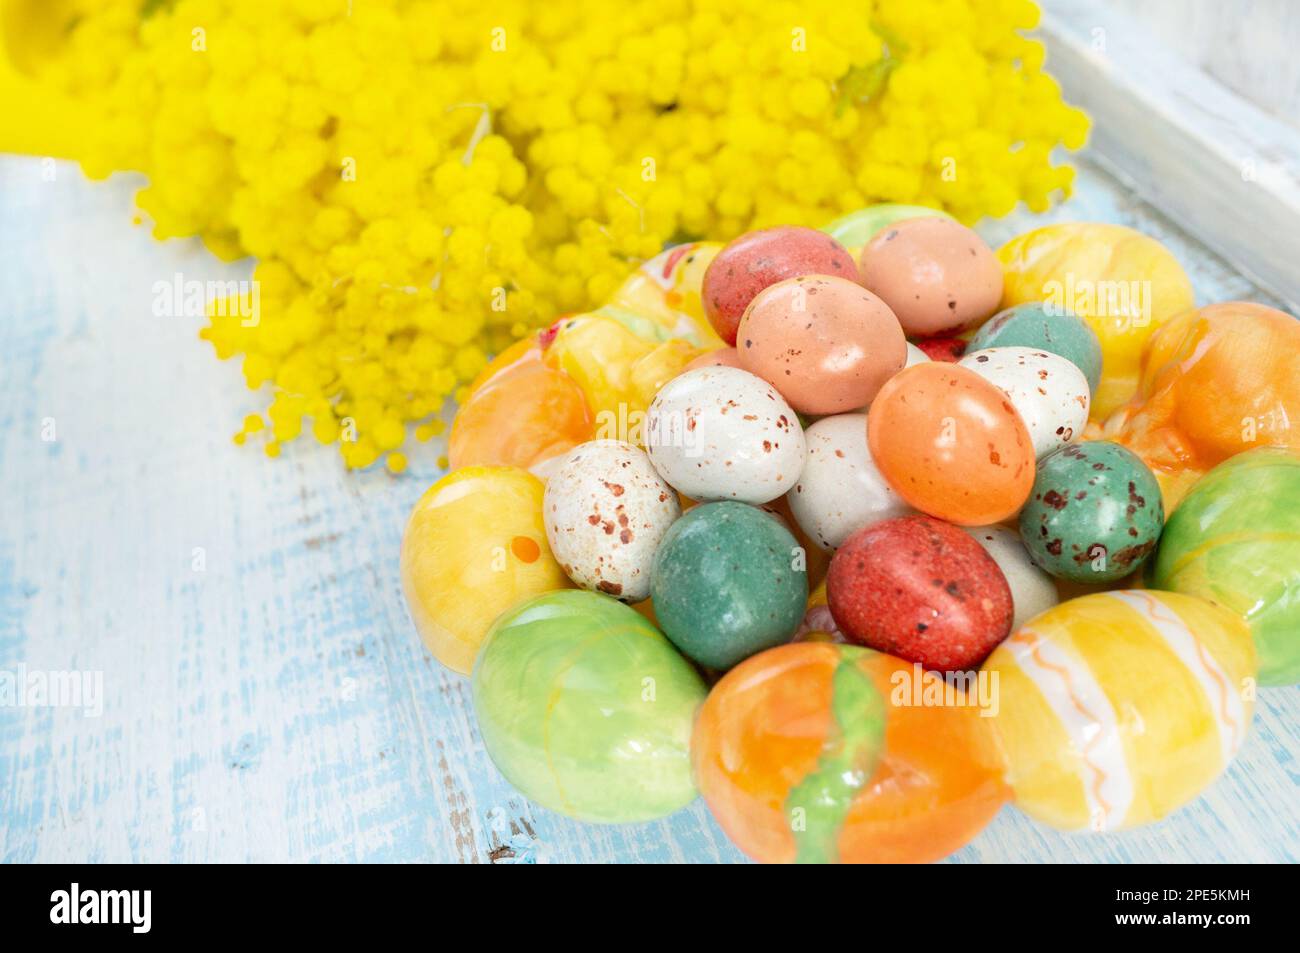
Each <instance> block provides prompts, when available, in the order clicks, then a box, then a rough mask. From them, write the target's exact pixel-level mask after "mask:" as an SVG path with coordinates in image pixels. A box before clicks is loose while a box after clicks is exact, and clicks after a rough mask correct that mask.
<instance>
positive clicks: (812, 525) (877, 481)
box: [786, 414, 912, 549]
mask: <svg viewBox="0 0 1300 953" xmlns="http://www.w3.org/2000/svg"><path fill="white" fill-rule="evenodd" d="M804 441H805V443H806V444H807V445H808V455H807V457H806V458H805V460H804V465H803V473H801V474H800V475H799V482H798V483H796V484H795V485H794V489H793V490H791V491H790V492H789V493H787V494H786V499H787V500H788V501H789V503H790V512H791V513H792V514H794V518H795V520H796V521H797V522H798V523H799V526H800V527H801V528H802V529H803V531H804V532H805V533H807V534H808V536H809V537H810V538H811V539H812V540H813V541H814V542H815V543H817V545H819V546H821V547H822V548H824V549H835V548H836V547H837V546H839V545H840V544H841V543H843V542H844V540H845V539H847V538H848V537H849V535H850V534H851V533H853V532H855V531H856V530H859V529H861V528H862V527H864V526H870V525H872V524H873V523H878V522H880V521H881V520H885V519H889V518H890V517H893V516H902V515H903V514H904V513H909V512H911V510H912V508H911V507H910V506H908V505H907V503H906V502H905V501H904V500H903V498H902V497H901V496H899V495H898V493H897V492H895V490H894V488H893V487H891V486H890V485H889V483H888V482H887V481H886V480H885V478H884V477H883V476H881V475H880V471H879V470H877V469H876V464H875V462H874V461H873V460H872V459H871V450H870V449H869V448H868V447H867V420H866V417H865V416H864V415H862V414H839V415H837V416H835V417H824V418H822V419H821V420H819V421H817V422H816V423H815V424H813V425H812V426H811V427H809V428H808V429H807V430H806V431H805V432H804Z"/></svg>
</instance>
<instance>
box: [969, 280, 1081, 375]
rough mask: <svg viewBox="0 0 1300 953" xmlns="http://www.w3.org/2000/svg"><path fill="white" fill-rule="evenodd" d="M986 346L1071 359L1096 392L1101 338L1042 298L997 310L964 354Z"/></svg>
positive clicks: (971, 341)
mask: <svg viewBox="0 0 1300 953" xmlns="http://www.w3.org/2000/svg"><path fill="white" fill-rule="evenodd" d="M989 347H1032V348H1035V349H1036V350H1040V351H1047V352H1049V353H1051V354H1059V355H1060V356H1061V357H1063V358H1065V359H1066V360H1067V361H1072V362H1073V363H1074V364H1075V365H1076V366H1077V367H1078V368H1079V370H1081V371H1083V376H1084V377H1086V378H1087V379H1088V390H1089V392H1090V393H1096V391H1097V384H1098V383H1099V382H1100V381H1101V341H1100V339H1098V337H1097V332H1096V331H1094V330H1093V329H1092V328H1090V327H1088V324H1087V322H1086V321H1084V320H1083V319H1082V318H1079V317H1076V316H1075V315H1073V314H1071V313H1069V312H1068V311H1060V310H1056V311H1054V310H1052V309H1050V308H1048V307H1047V306H1046V305H1045V304H1044V303H1043V302H1041V301H1029V302H1026V303H1025V304H1018V305H1016V306H1015V307H1013V308H1007V309H1006V310H1005V311H999V312H998V313H997V314H995V315H993V317H991V318H989V319H988V321H986V322H985V323H984V325H983V326H982V327H981V328H980V329H979V330H978V331H977V332H975V336H974V337H973V338H971V340H970V344H968V345H967V346H966V353H967V354H973V353H974V352H975V351H980V350H983V349H984V348H989Z"/></svg>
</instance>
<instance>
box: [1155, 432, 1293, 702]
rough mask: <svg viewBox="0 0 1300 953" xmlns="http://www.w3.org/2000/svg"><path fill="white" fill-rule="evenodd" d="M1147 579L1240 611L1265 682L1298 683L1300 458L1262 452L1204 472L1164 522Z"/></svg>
mask: <svg viewBox="0 0 1300 953" xmlns="http://www.w3.org/2000/svg"><path fill="white" fill-rule="evenodd" d="M1150 575H1151V583H1152V585H1153V586H1155V587H1156V588H1158V589H1169V590H1172V591H1173V592H1184V593H1187V594H1189V595H1195V596H1200V597H1202V598H1204V599H1208V600H1210V601H1212V602H1217V603H1219V604H1220V605H1222V606H1224V607H1226V608H1228V609H1231V610H1232V611H1234V612H1237V613H1240V614H1241V615H1242V616H1243V617H1244V618H1245V620H1246V622H1247V623H1248V624H1249V625H1250V631H1251V634H1252V635H1253V636H1254V638H1255V651H1256V653H1257V654H1258V656H1259V680H1260V682H1261V683H1262V684H1264V685H1293V684H1295V683H1297V682H1300V459H1298V458H1296V457H1295V456H1294V455H1292V454H1291V453H1289V452H1287V451H1286V450H1281V449H1274V448H1268V447H1265V448H1261V449H1258V450H1250V451H1248V452H1246V453H1242V454H1238V455H1237V456H1235V457H1232V458H1230V459H1228V460H1226V461H1224V462H1223V463H1221V464H1219V465H1218V466H1217V467H1215V468H1214V469H1213V470H1211V471H1210V472H1209V473H1207V474H1206V475H1205V476H1204V477H1202V478H1201V479H1200V480H1199V481H1198V482H1197V484H1196V485H1195V486H1194V487H1193V488H1192V491H1191V493H1189V494H1188V495H1187V496H1186V497H1185V498H1184V499H1183V501H1182V503H1180V504H1179V505H1178V508H1177V509H1176V510H1174V512H1173V514H1172V515H1171V516H1170V517H1169V522H1168V523H1166V524H1165V532H1164V536H1162V537H1161V539H1160V548H1159V550H1158V551H1157V553H1156V558H1155V562H1154V565H1153V566H1152V567H1151V574H1150Z"/></svg>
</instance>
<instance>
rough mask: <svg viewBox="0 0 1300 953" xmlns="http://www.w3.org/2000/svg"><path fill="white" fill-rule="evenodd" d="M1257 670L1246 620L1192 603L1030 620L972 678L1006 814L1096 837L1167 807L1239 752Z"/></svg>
mask: <svg viewBox="0 0 1300 953" xmlns="http://www.w3.org/2000/svg"><path fill="white" fill-rule="evenodd" d="M1255 666H1256V661H1255V649H1254V644H1253V643H1252V641H1251V637H1250V631H1249V630H1248V629H1247V628H1246V625H1245V623H1244V622H1242V621H1241V619H1240V618H1238V617H1237V616H1236V615H1235V614H1233V613H1230V612H1228V611H1227V610H1225V609H1222V608H1220V607H1219V606H1217V605H1214V604H1212V603H1209V602H1206V601H1204V600H1201V599H1198V598H1195V597H1193V596H1185V595H1179V594H1176V593H1172V592H1156V591H1154V590H1140V589H1129V590H1116V591H1113V592H1101V593H1094V594H1092V595H1086V596H1080V597H1079V598H1077V599H1071V600H1070V601H1069V602H1063V603H1061V604H1060V605H1058V606H1055V607H1053V608H1051V609H1048V610H1047V611H1046V612H1043V613H1041V614H1040V615H1038V616H1035V617H1034V618H1033V619H1031V620H1029V622H1027V623H1026V624H1024V625H1023V626H1021V627H1020V629H1019V630H1017V631H1016V632H1015V633H1014V634H1013V635H1012V636H1011V637H1010V638H1008V639H1007V640H1006V641H1005V642H1003V643H1002V644H1001V645H1000V646H999V647H998V648H997V649H995V650H994V652H993V654H992V655H990V656H989V657H988V660H987V661H986V662H985V663H984V666H983V671H982V673H981V674H982V675H985V674H986V676H987V677H988V678H989V680H990V684H991V686H992V690H993V692H994V697H995V698H996V699H997V701H998V710H997V713H996V715H995V716H994V717H993V723H994V726H995V727H996V729H997V732H998V735H999V737H1000V738H1001V739H1002V745H1003V748H1004V750H1005V752H1006V757H1007V781H1008V783H1009V784H1010V785H1011V787H1012V788H1013V789H1014V791H1015V803H1016V805H1017V806H1018V807H1019V808H1020V809H1021V810H1023V811H1024V812H1025V813H1027V814H1029V815H1030V816H1031V817H1033V818H1034V819H1035V820H1038V821H1041V822H1043V823H1044V824H1050V825H1051V826H1052V827H1057V828H1061V829H1064V830H1079V831H1084V830H1091V831H1095V832H1103V831H1115V830H1121V829H1123V828H1127V827H1134V826H1137V825H1139V824H1146V823H1150V822H1151V821H1155V820H1158V819H1160V818H1162V817H1164V816H1165V815H1166V814H1168V813H1170V812H1171V811H1174V810H1177V809H1178V808H1179V807H1181V806H1182V805H1184V804H1186V803H1187V802H1188V801H1190V800H1191V799H1192V798H1194V797H1196V796H1197V795H1198V794H1200V792H1201V791H1202V790H1203V789H1204V788H1205V787H1206V786H1207V785H1209V784H1210V783H1211V782H1212V781H1213V780H1214V779H1215V778H1216V777H1218V776H1219V774H1220V773H1221V772H1222V771H1223V769H1224V768H1225V767H1227V765H1228V762H1229V761H1231V760H1232V757H1233V756H1234V755H1235V754H1236V753H1237V751H1238V749H1239V748H1240V747H1241V744H1242V742H1243V740H1244V739H1245V737H1246V732H1247V729H1248V728H1249V726H1250V719H1251V715H1252V714H1253V712H1254V697H1255V672H1256V668H1255Z"/></svg>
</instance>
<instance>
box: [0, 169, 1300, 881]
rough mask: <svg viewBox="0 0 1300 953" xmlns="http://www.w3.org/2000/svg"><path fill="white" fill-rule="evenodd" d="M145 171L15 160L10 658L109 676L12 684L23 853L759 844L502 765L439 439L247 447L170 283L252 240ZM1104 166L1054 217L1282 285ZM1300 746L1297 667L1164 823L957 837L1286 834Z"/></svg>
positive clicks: (0, 844) (6, 546)
mask: <svg viewBox="0 0 1300 953" xmlns="http://www.w3.org/2000/svg"><path fill="white" fill-rule="evenodd" d="M51 172H53V173H54V177H53V179H52V180H51V179H50V177H49V174H50V173H51ZM138 185H139V182H138V180H134V179H131V178H128V177H120V178H117V179H114V180H113V181H111V182H110V183H107V184H103V183H88V182H86V181H85V180H84V179H82V178H81V176H80V174H79V173H78V172H77V171H76V169H75V168H73V167H71V166H65V165H59V166H57V167H53V166H50V165H43V164H42V163H40V162H38V161H36V160H22V159H12V158H0V380H3V383H4V395H5V401H4V403H3V405H0V474H2V475H3V479H2V480H0V486H2V488H3V492H2V493H0V672H5V671H8V672H17V671H19V670H20V667H25V670H26V671H27V672H29V673H32V672H36V673H60V672H90V673H99V674H98V675H93V674H92V676H91V680H90V681H89V682H87V683H86V684H87V685H92V684H93V680H94V678H99V679H101V680H102V696H101V697H100V698H99V699H98V705H96V706H92V708H91V710H87V707H88V706H87V705H86V704H84V702H85V701H86V699H84V698H83V699H82V701H83V704H82V705H81V706H80V707H77V706H71V705H65V706H61V707H52V706H48V705H47V706H40V707H35V706H10V707H0V858H2V859H3V860H6V861H244V860H258V861H464V862H488V861H516V862H517V861H521V860H522V861H529V860H533V861H548V860H549V861H736V860H742V859H743V858H742V857H741V855H740V854H739V853H738V852H737V851H736V850H735V849H734V848H733V847H731V846H730V845H729V844H728V842H727V841H726V839H725V837H724V836H723V835H722V833H721V831H720V830H719V829H718V827H717V825H716V824H715V823H714V822H713V821H712V819H711V818H710V816H709V814H708V811H707V810H706V809H705V808H704V805H703V804H702V803H701V802H698V801H697V802H696V803H695V804H694V805H692V806H691V807H690V808H688V809H686V810H683V811H681V812H679V813H678V814H676V815H674V816H673V817H671V818H668V819H666V820H663V821H660V822H658V823H653V824H643V825H637V826H628V827H596V826H590V825H583V824H578V823H575V822H572V821H569V820H566V819H565V818H562V817H559V816H557V815H555V814H552V813H550V812H548V811H546V810H543V809H541V808H539V807H536V806H534V805H532V804H529V803H528V802H527V801H526V800H525V799H524V798H522V797H521V796H519V795H518V794H516V793H515V792H514V791H513V790H512V789H511V788H510V786H509V785H508V784H506V782H505V781H504V780H503V779H502V778H501V777H500V776H499V775H498V774H497V773H496V771H495V770H494V769H493V767H492V765H491V763H490V762H489V760H488V758H487V755H486V754H485V752H484V750H483V746H482V744H481V742H480V740H479V738H478V735H477V732H476V729H475V727H474V719H473V714H472V712H471V709H470V699H469V691H468V686H467V683H466V682H465V681H464V680H463V679H461V678H459V677H457V676H454V675H451V674H449V673H448V672H446V671H444V670H442V669H441V668H440V666H439V665H438V664H437V663H436V662H434V661H433V660H432V658H431V657H430V656H429V654H428V653H427V652H425V650H424V649H423V647H422V646H421V644H420V642H419V639H418V638H417V637H416V635H415V633H414V631H413V629H412V627H411V625H410V622H409V621H408V619H407V616H406V610H405V608H404V606H403V604H402V598H401V593H400V589H399V585H398V571H397V554H398V543H399V540H400V537H401V532H402V527H403V524H404V521H405V517H406V513H407V511H408V509H409V507H410V506H411V504H412V503H413V502H414V501H415V499H416V498H417V497H418V496H419V495H420V493H421V492H422V491H423V490H424V488H425V487H426V486H428V484H429V483H431V482H432V481H433V480H434V479H436V478H437V476H438V475H439V472H438V469H437V465H436V463H435V460H436V458H437V456H438V455H439V453H441V452H442V450H441V448H439V447H438V446H436V444H427V445H420V446H419V447H417V448H416V449H414V450H413V452H412V456H411V467H410V470H409V471H408V472H407V473H405V474H403V475H402V476H400V477H393V476H390V475H388V474H387V473H385V472H369V473H347V472H345V471H344V470H343V469H342V467H341V466H340V464H339V462H338V458H337V455H336V454H335V453H334V452H333V451H332V450H330V449H325V448H321V447H319V446H318V445H315V444H314V443H312V442H310V441H304V442H302V443H300V444H298V445H294V446H291V447H290V448H289V449H288V450H287V451H286V453H285V454H284V456H283V457H282V458H281V459H280V460H275V461H273V460H269V459H267V458H266V457H265V456H263V455H262V454H261V453H260V452H258V451H256V450H253V449H249V448H240V447H236V446H234V445H233V444H232V443H231V441H230V439H229V434H230V433H231V432H232V431H233V430H234V429H236V428H237V427H238V423H239V421H240V419H241V418H242V416H243V415H244V414H245V413H248V412H252V411H256V410H259V409H261V407H262V406H263V403H264V401H263V400H262V399H261V398H259V397H258V395H255V394H252V393H250V392H249V391H247V390H245V389H244V388H243V386H242V378H241V377H240V375H239V372H238V370H237V369H236V367H235V366H234V365H232V364H222V363H218V362H217V361H216V360H214V359H213V356H212V352H211V348H210V347H209V345H207V344H206V343H205V342H202V341H200V340H199V339H198V337H197V331H198V329H199V328H200V326H201V325H202V321H201V319H199V318H190V317H156V316H155V315H154V314H153V309H152V303H153V299H154V283H155V282H157V281H172V280H173V279H174V276H175V275H176V274H177V273H180V274H182V275H183V276H184V278H185V279H199V280H205V279H210V278H221V277H225V278H242V277H247V273H248V265H247V263H242V264H237V265H233V266H222V265H220V264H218V263H216V262H215V261H213V260H212V259H211V258H210V256H208V255H207V254H206V253H204V252H203V251H202V250H201V249H200V248H199V247H198V246H197V244H196V243H194V242H171V243H167V244H158V243H155V242H154V241H152V240H151V239H150V238H149V237H148V235H147V233H146V230H145V229H144V228H140V227H134V228H133V227H132V225H131V218H132V202H131V194H132V191H133V189H134V188H135V187H137V186H138ZM1079 193H1080V194H1079V195H1078V196H1077V197H1076V198H1075V199H1074V200H1072V201H1071V202H1070V203H1069V204H1068V205H1066V206H1065V207H1063V208H1061V209H1059V210H1057V211H1056V212H1055V213H1053V215H1052V216H1050V217H1051V218H1053V219H1069V218H1077V219H1085V218H1095V219H1103V220H1110V221H1119V222H1125V223H1129V224H1133V225H1136V226H1137V227H1139V228H1142V229H1143V230H1145V231H1148V232H1150V233H1152V234H1154V235H1156V236H1157V237H1159V238H1161V239H1162V240H1164V241H1166V242H1167V243H1168V244H1169V245H1170V246H1171V247H1172V248H1173V249H1174V251H1175V252H1176V253H1177V254H1178V255H1179V257H1180V258H1181V259H1182V261H1183V262H1184V263H1185V265H1186V266H1187V268H1188V269H1189V271H1190V272H1191V274H1192V275H1193V277H1194V280H1195V282H1196V286H1197V292H1198V297H1199V299H1200V300H1202V301H1211V300H1225V299H1229V298H1243V297H1245V298H1255V299H1257V300H1264V301H1271V300H1272V299H1270V298H1269V297H1268V296H1267V295H1264V294H1263V293H1261V292H1260V291H1259V290H1258V289H1256V288H1254V287H1253V286H1252V285H1251V284H1250V283H1249V282H1248V281H1247V280H1246V279H1244V278H1242V277H1241V276H1240V275H1238V274H1235V273H1234V272H1233V271H1232V270H1231V269H1230V268H1228V267H1227V266H1226V265H1224V263H1223V262H1222V261H1220V260H1219V259H1217V258H1215V257H1214V256H1213V255H1211V254H1210V253H1208V252H1207V251H1206V250H1205V249H1204V248H1203V247H1202V246H1201V245H1199V244H1198V243H1197V242H1196V241H1195V240H1194V239H1193V238H1191V237H1190V236H1188V235H1186V234H1184V233H1182V232H1180V231H1179V230H1178V229H1176V228H1175V227H1173V226H1172V225H1171V224H1170V223H1169V222H1168V221H1166V220H1165V219H1163V218H1162V217H1161V216H1160V215H1159V214H1158V213H1157V212H1155V211H1154V210H1153V209H1151V208H1149V207H1148V206H1146V205H1145V204H1144V203H1143V202H1141V201H1140V200H1139V199H1137V198H1136V197H1134V196H1133V195H1131V194H1129V193H1127V192H1126V191H1125V190H1124V189H1123V188H1122V187H1120V186H1118V185H1117V184H1116V183H1115V182H1114V181H1113V180H1112V179H1111V178H1109V177H1108V176H1107V175H1106V174H1105V173H1104V172H1102V171H1101V170H1100V169H1098V168H1097V167H1095V166H1093V165H1091V164H1090V163H1087V162H1085V164H1084V165H1083V167H1082V169H1081V186H1080V190H1079ZM1031 223H1032V219H1031V218H1029V217H1028V216H1019V217H1016V218H1013V219H1009V220H1005V221H1001V222H997V223H993V224H992V225H990V226H989V227H987V228H985V229H984V231H985V233H986V237H988V238H989V239H990V240H991V241H1000V240H1002V239H1004V238H1006V237H1008V236H1010V235H1011V234H1014V233H1015V232H1018V231H1021V230H1024V229H1025V228H1026V227H1027V226H1028V225H1029V224H1031ZM93 707H102V711H100V712H98V713H96V712H95V711H94V710H93ZM1298 753H1300V691H1298V690H1297V689H1295V688H1290V689H1273V690H1268V691H1265V692H1263V693H1262V695H1261V698H1260V702H1259V713H1258V716H1257V717H1256V720H1255V724H1254V729H1253V732H1252V735H1251V737H1250V740H1249V741H1248V742H1247V744H1246V746H1245V748H1244V750H1243V751H1242V752H1241V754H1240V755H1239V757H1238V758H1237V760H1236V761H1235V763H1234V764H1233V766H1232V767H1231V769H1230V770H1229V771H1228V773H1227V774H1226V776H1225V777H1224V778H1223V779H1222V780H1220V781H1219V782H1218V783H1217V784H1216V785H1215V786H1214V787H1213V788H1212V789H1211V790H1210V791H1209V792H1207V794H1206V795H1205V796H1204V797H1202V798H1201V799H1200V800H1198V801H1197V802H1196V803H1194V804H1192V805H1190V806H1188V807H1187V808H1185V809H1184V810H1182V811H1180V812H1178V813H1177V814H1176V815H1175V816H1173V817H1171V818H1169V819H1167V820H1165V821H1164V822H1162V823H1160V824H1157V825H1154V826H1152V827H1149V828H1145V829H1141V830H1137V831H1132V832H1128V833H1124V834H1112V835H1104V836H1082V835H1077V836H1076V835H1064V834H1059V833H1057V832H1054V831H1051V830H1048V829H1046V828H1044V827H1041V826H1038V825H1035V824H1032V823H1030V822H1029V820H1028V819H1027V818H1025V817H1023V816H1022V815H1020V814H1019V813H1017V812H1016V811H1015V810H1014V809H1012V808H1008V809H1006V810H1004V811H1003V813H1002V814H1001V815H1000V816H999V817H998V818H997V819H996V820H995V821H994V822H993V824H992V825H990V827H989V828H988V829H987V830H986V831H985V832H984V833H982V834H981V835H980V836H979V837H978V838H977V839H976V840H975V841H974V842H973V843H972V844H971V845H970V846H968V847H966V848H965V849H964V850H962V851H961V852H959V853H958V854H957V855H956V856H955V857H953V858H952V859H953V860H954V861H957V862H976V861H1016V862H1032V861H1044V862H1052V861H1178V860H1191V861H1223V860H1238V861H1268V860H1273V861H1282V860H1292V861H1293V860H1296V859H1297V858H1300V797H1297V786H1298V784H1300V766H1298V765H1297V754H1298Z"/></svg>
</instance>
